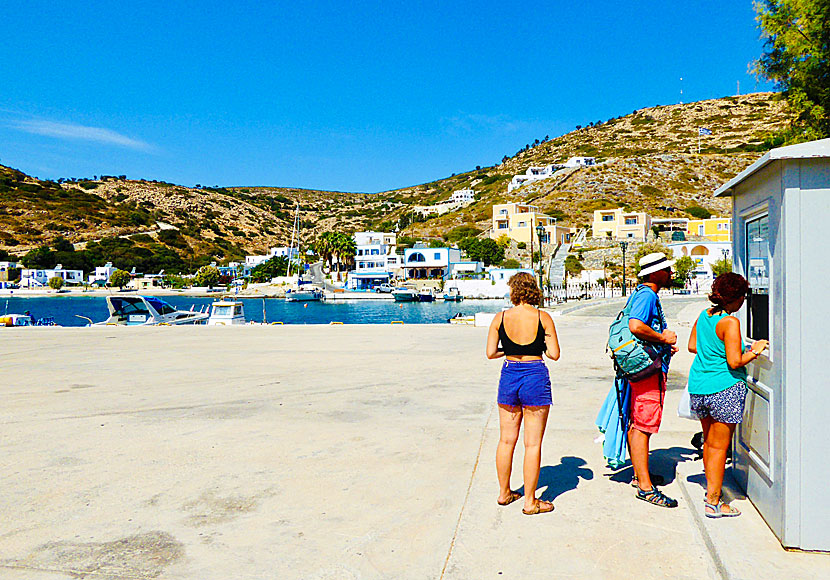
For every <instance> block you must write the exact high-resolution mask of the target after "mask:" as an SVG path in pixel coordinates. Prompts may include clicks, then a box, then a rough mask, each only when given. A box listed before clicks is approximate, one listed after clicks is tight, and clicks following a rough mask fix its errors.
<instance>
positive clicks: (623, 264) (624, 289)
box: [620, 242, 628, 296]
mask: <svg viewBox="0 0 830 580" xmlns="http://www.w3.org/2000/svg"><path fill="white" fill-rule="evenodd" d="M620 248H622V267H623V271H622V276H623V279H622V295H623V296H626V288H625V250H626V249H627V248H628V242H620Z"/></svg>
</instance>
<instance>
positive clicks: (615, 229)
mask: <svg viewBox="0 0 830 580" xmlns="http://www.w3.org/2000/svg"><path fill="white" fill-rule="evenodd" d="M650 229H651V218H650V217H649V216H648V214H646V213H644V212H626V211H623V209H622V208H619V207H618V208H616V209H599V210H596V211H595V212H594V224H593V231H594V236H595V237H602V236H609V237H611V238H613V239H615V240H621V239H629V238H631V239H634V240H645V239H646V236H647V235H648V232H649V230H650Z"/></svg>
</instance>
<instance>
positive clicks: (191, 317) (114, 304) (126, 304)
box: [95, 296, 209, 326]
mask: <svg viewBox="0 0 830 580" xmlns="http://www.w3.org/2000/svg"><path fill="white" fill-rule="evenodd" d="M107 310H109V313H110V314H109V317H108V318H107V319H106V320H104V321H103V322H96V323H95V326H101V325H108V326H112V325H117V326H154V325H159V324H164V325H176V326H178V325H180V324H204V323H205V321H207V319H208V316H209V313H208V312H203V311H199V310H195V308H191V309H190V310H177V309H175V308H173V307H172V306H170V304H168V303H167V302H165V301H164V300H162V299H160V298H156V297H155V296H107Z"/></svg>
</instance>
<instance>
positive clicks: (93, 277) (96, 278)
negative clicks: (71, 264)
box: [89, 262, 118, 284]
mask: <svg viewBox="0 0 830 580" xmlns="http://www.w3.org/2000/svg"><path fill="white" fill-rule="evenodd" d="M117 269H118V268H116V267H115V266H113V265H112V262H107V263H106V265H104V266H96V267H95V272H94V273H91V274H90V275H89V283H90V284H106V283H107V282H109V281H110V276H112V273H113V272H115V271H116V270H117Z"/></svg>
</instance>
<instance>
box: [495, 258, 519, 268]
mask: <svg viewBox="0 0 830 580" xmlns="http://www.w3.org/2000/svg"><path fill="white" fill-rule="evenodd" d="M499 266H501V267H502V268H507V269H508V270H517V269H519V268H521V267H522V265H521V264H520V263H519V261H518V260H514V259H513V258H508V259H506V260H502V261H501V264H499Z"/></svg>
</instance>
